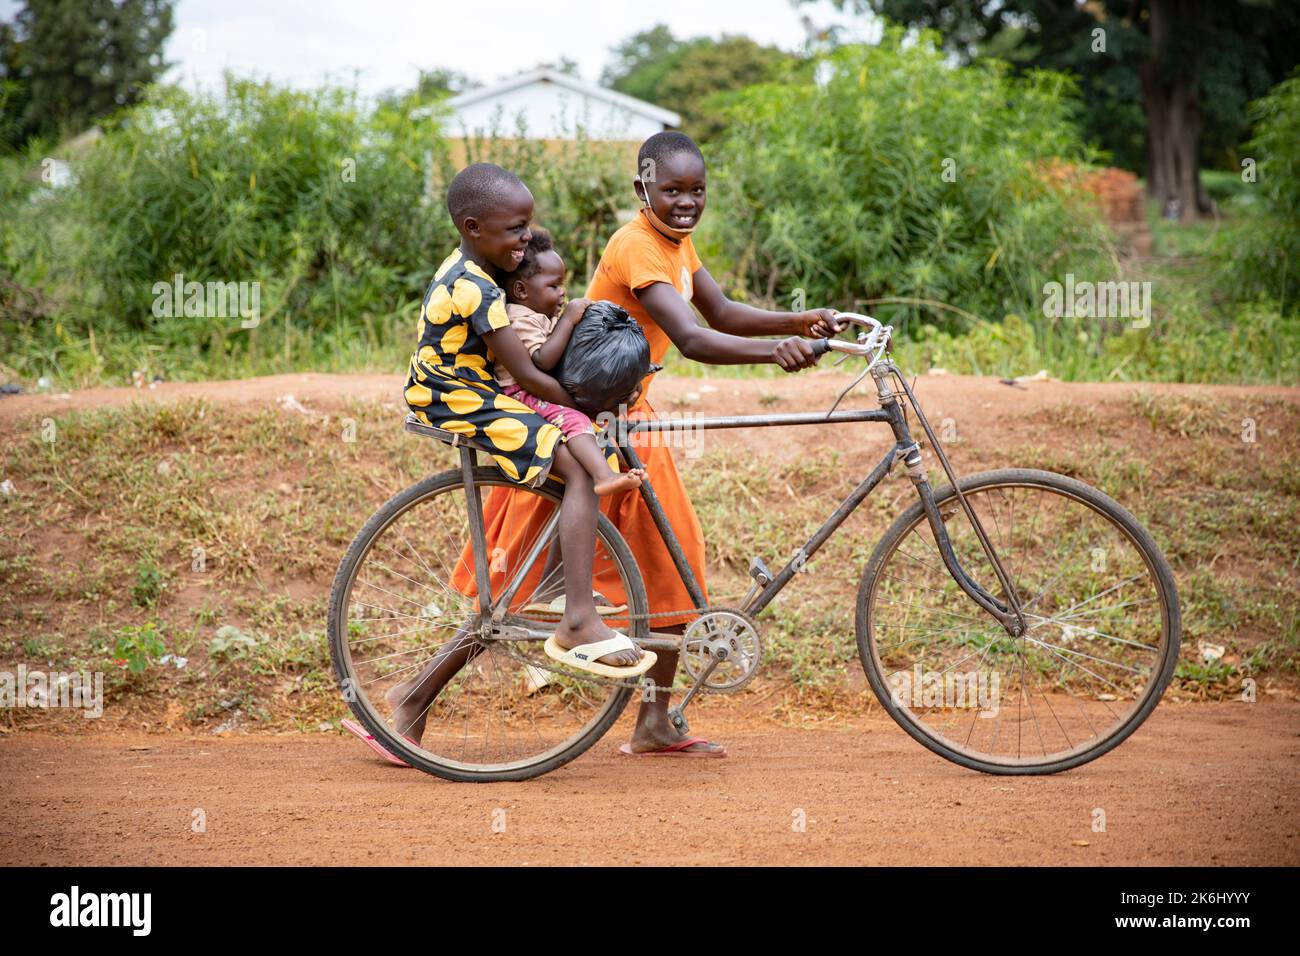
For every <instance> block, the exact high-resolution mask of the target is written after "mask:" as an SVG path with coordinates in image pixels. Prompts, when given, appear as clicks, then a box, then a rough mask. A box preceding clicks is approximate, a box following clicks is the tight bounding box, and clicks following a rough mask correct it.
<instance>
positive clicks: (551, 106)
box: [444, 68, 681, 142]
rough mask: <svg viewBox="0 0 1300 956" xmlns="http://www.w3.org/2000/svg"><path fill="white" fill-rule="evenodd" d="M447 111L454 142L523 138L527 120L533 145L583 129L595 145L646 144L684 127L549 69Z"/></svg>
mask: <svg viewBox="0 0 1300 956" xmlns="http://www.w3.org/2000/svg"><path fill="white" fill-rule="evenodd" d="M444 105H445V107H447V108H449V109H450V110H451V116H450V118H449V119H448V120H447V122H446V127H445V130H446V134H447V135H448V136H464V137H470V136H478V135H487V134H490V133H492V132H494V131H495V132H497V133H498V134H500V135H502V136H507V137H509V136H517V135H519V132H518V131H519V123H520V121H521V120H522V122H523V125H524V137H525V138H527V139H545V140H557V139H560V140H563V139H573V138H574V136H575V134H576V133H577V131H578V129H579V128H581V129H582V130H583V131H584V132H585V134H586V136H587V137H588V138H589V139H600V140H616V141H622V142H640V141H641V140H644V139H645V138H646V137H647V136H650V135H652V134H654V133H658V132H661V131H663V130H665V129H668V128H672V127H677V126H679V125H680V124H681V117H680V116H678V115H677V114H676V113H674V112H672V111H670V110H665V109H661V108H660V107H658V106H655V105H653V104H651V103H647V102H645V101H644V100H638V99H636V98H635V97H632V96H626V95H625V94H623V93H618V92H615V91H614V90H607V89H605V88H604V87H600V86H592V85H591V84H589V83H584V82H582V81H581V80H579V79H577V78H576V77H572V76H569V75H568V74H567V73H561V72H560V71H558V70H551V69H546V68H542V69H538V70H533V71H531V72H529V73H521V74H520V75H519V76H516V77H512V78H511V79H509V80H505V81H503V82H501V83H497V84H495V85H493V86H486V87H483V88H481V89H477V90H471V91H469V92H467V93H461V94H460V95H459V96H455V97H453V98H451V99H449V100H447V102H446V103H445V104H444Z"/></svg>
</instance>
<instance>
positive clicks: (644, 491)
mask: <svg viewBox="0 0 1300 956" xmlns="http://www.w3.org/2000/svg"><path fill="white" fill-rule="evenodd" d="M894 373H896V370H895V369H894V368H893V366H891V365H885V366H881V367H879V368H877V369H873V370H872V375H873V378H874V379H875V383H876V387H877V390H878V393H879V398H880V407H879V408H875V409H859V410H855V411H844V412H831V413H829V414H828V413H819V412H806V413H791V414H777V415H741V416H724V417H717V418H700V419H692V420H690V421H682V420H673V419H635V420H628V419H626V418H621V417H620V418H618V419H616V420H615V421H614V423H613V424H612V425H611V426H610V430H611V431H612V439H611V444H612V445H613V446H614V447H616V448H617V449H618V451H619V454H620V455H621V456H622V457H623V460H624V461H625V462H626V463H627V465H628V466H629V467H632V468H639V467H642V463H641V459H640V457H639V456H638V455H637V453H636V449H635V448H634V447H633V444H632V442H631V438H632V436H634V435H637V434H650V433H659V432H674V431H684V430H686V429H688V428H689V429H700V430H715V429H723V428H771V427H781V426H788V425H834V424H848V423H854V422H880V423H883V424H887V425H889V426H890V429H891V430H892V431H893V434H894V439H895V443H894V446H893V447H892V448H890V450H889V451H888V452H886V454H885V456H884V457H883V458H882V459H881V460H880V463H879V464H877V465H876V467H875V468H873V469H872V470H871V471H870V472H869V473H868V474H867V476H866V477H865V478H863V479H862V481H861V482H860V483H859V484H858V485H857V487H855V488H854V489H853V491H851V492H850V493H849V494H848V496H847V497H846V498H845V499H844V500H843V501H842V502H840V504H839V505H838V506H837V507H836V508H835V510H834V511H833V512H832V513H831V515H830V517H829V518H827V519H826V521H825V522H824V523H823V524H822V525H821V527H820V528H818V529H817V531H815V532H814V533H813V534H812V536H811V537H809V538H808V540H807V541H806V542H804V544H803V545H802V546H801V547H800V548H799V549H798V550H797V551H795V553H794V555H793V556H792V557H791V558H790V559H789V560H788V561H787V562H786V564H785V566H784V567H783V568H782V569H781V570H780V571H779V572H777V573H776V574H772V573H771V572H770V571H769V570H768V569H767V567H766V566H765V565H764V564H763V562H762V561H761V560H760V559H758V558H755V559H754V563H753V564H752V565H751V568H750V573H751V575H752V576H753V577H754V578H755V581H756V588H755V589H752V590H751V592H750V595H749V596H748V597H747V598H746V599H745V601H744V604H743V607H742V610H744V611H745V612H746V613H748V614H751V615H758V614H759V613H761V612H762V611H763V609H764V608H766V607H767V605H768V604H770V603H771V602H772V600H773V599H774V598H775V597H776V596H777V595H778V594H779V593H780V592H781V590H782V589H783V588H784V587H785V586H786V585H787V584H788V583H789V582H790V580H791V579H792V578H793V577H794V576H795V574H797V573H798V572H799V571H800V570H801V569H802V568H803V567H804V565H805V564H806V563H807V561H808V560H809V559H811V558H812V556H813V555H814V554H816V553H817V551H818V550H819V549H820V548H821V546H822V545H823V544H825V543H826V541H827V540H828V539H829V538H830V536H831V535H832V534H834V533H835V531H836V530H837V529H838V528H839V527H840V525H841V524H843V523H844V521H845V519H847V518H848V517H849V515H851V514H853V512H854V511H855V510H857V508H858V506H859V505H861V504H862V502H863V501H865V500H866V498H867V496H868V495H870V494H871V492H872V491H874V490H875V488H876V486H877V485H879V484H880V482H881V481H883V480H884V479H885V477H886V476H887V475H889V473H890V472H891V471H892V470H893V468H894V465H895V464H896V463H897V462H899V461H902V463H903V465H904V466H905V467H906V469H907V474H908V477H909V478H910V479H911V481H912V483H913V485H914V486H915V487H916V490H917V494H918V496H919V497H920V500H921V504H922V508H923V510H924V512H925V515H926V519H927V521H928V522H929V525H930V528H931V530H932V532H933V534H934V538H935V542H936V544H937V545H938V549H939V553H940V556H941V557H942V559H943V563H944V566H945V567H946V568H947V569H948V572H949V574H951V575H952V577H953V580H954V581H956V583H957V585H958V586H959V587H960V588H961V589H962V590H963V591H964V592H965V593H966V594H967V595H968V596H969V597H970V598H971V599H972V600H973V601H975V602H976V603H977V604H978V605H979V606H980V607H982V608H983V609H984V610H985V611H986V612H987V613H989V614H990V615H991V616H992V617H993V618H994V619H995V620H997V621H998V622H999V623H1000V624H1001V625H1002V626H1003V627H1004V628H1006V630H1007V632H1008V633H1009V634H1011V635H1012V636H1018V635H1019V634H1020V633H1021V632H1022V631H1023V629H1024V620H1023V617H1022V616H1021V614H1020V609H1019V604H1018V601H1017V600H1016V599H1015V597H1014V594H1013V593H1012V589H1011V587H1010V582H1009V581H1007V580H1006V579H1005V575H1004V572H1003V571H1002V568H1001V565H1000V563H999V562H998V560H997V558H996V556H995V555H994V554H993V553H992V546H991V545H990V544H988V542H987V538H986V537H985V536H984V534H983V529H982V528H981V527H980V525H979V521H978V519H977V518H975V516H974V513H973V512H972V511H970V510H969V508H968V507H967V506H966V503H965V499H964V498H963V497H962V496H961V495H960V493H959V495H958V497H959V499H960V500H961V503H962V506H963V507H964V508H967V516H968V517H969V518H970V519H971V521H972V523H973V524H974V525H975V528H976V531H977V535H978V536H979V537H980V539H981V544H982V545H984V547H985V551H986V554H988V555H989V557H990V559H991V560H992V562H993V564H994V568H995V570H996V571H997V572H998V577H999V579H1000V581H1001V582H1002V584H1003V586H1004V589H1005V590H1006V591H1007V593H1008V594H1011V595H1012V597H1011V604H1010V605H1008V604H1004V603H1003V602H1002V601H1000V600H998V598H996V597H994V596H993V595H992V594H991V593H989V591H988V590H986V589H985V588H984V587H983V586H982V585H980V584H979V583H978V582H977V581H975V580H974V579H973V578H971V577H970V575H969V574H968V573H967V572H966V570H965V569H964V568H963V567H962V566H961V563H960V562H959V561H958V559H957V555H956V552H955V551H954V549H953V547H952V542H951V540H950V539H949V537H948V532H947V528H946V526H945V524H944V519H943V517H942V516H941V515H940V513H939V508H938V505H937V504H936V502H935V499H934V492H933V489H932V488H931V487H930V483H929V480H928V479H927V478H926V475H925V469H924V468H922V466H921V450H920V446H919V444H918V443H917V442H916V440H915V439H913V437H912V434H911V430H910V428H909V427H908V422H907V416H906V413H905V411H904V407H903V405H902V403H901V402H900V401H899V396H898V393H896V392H895V391H894V390H893V389H892V388H891V387H890V385H889V382H888V376H889V375H890V374H894ZM903 386H904V388H906V383H905V382H903ZM907 393H908V394H907V397H908V399H909V401H911V402H912V404H913V407H914V408H915V407H916V405H915V397H914V396H912V395H911V392H910V389H908V390H907ZM917 412H918V415H919V416H920V418H921V423H922V425H923V427H924V429H925V431H926V433H927V436H928V437H929V438H930V440H931V443H932V445H933V446H934V447H935V449H936V452H937V453H938V455H939V457H940V461H941V462H942V463H943V465H944V467H945V470H946V471H948V472H949V473H950V476H951V469H950V468H949V467H948V462H947V459H946V457H944V456H943V452H942V449H941V448H940V447H939V445H938V441H937V439H936V438H935V436H934V434H933V432H932V430H931V429H930V427H929V424H928V422H926V421H925V418H924V416H923V414H922V413H921V412H920V410H919V408H918V409H917ZM417 430H426V429H423V428H418V427H417ZM429 430H430V431H432V429H429ZM453 444H455V445H459V446H460V453H461V462H460V464H461V473H462V476H463V480H464V482H465V488H466V492H467V497H468V502H469V503H468V507H469V524H470V534H471V539H472V541H473V552H474V564H475V568H474V570H475V578H476V581H477V584H478V588H479V594H480V595H481V596H482V597H483V600H481V601H480V607H482V608H487V609H490V611H488V612H485V615H484V616H485V617H486V616H487V615H488V614H489V613H490V616H491V620H492V623H493V624H494V625H496V626H497V628H498V629H499V628H500V625H501V622H502V620H503V618H504V617H505V614H506V609H507V607H508V606H509V603H510V601H511V599H512V598H513V597H514V594H515V593H516V591H517V590H518V588H519V587H520V585H521V584H522V583H523V580H524V578H525V576H526V575H527V573H528V571H529V569H530V568H531V566H532V564H533V563H534V562H535V561H536V559H537V558H538V557H539V556H540V555H541V553H542V551H543V550H544V549H545V548H546V547H547V546H548V545H549V544H550V543H551V541H552V539H553V538H554V534H555V529H556V527H557V525H558V521H559V513H558V510H557V512H556V513H555V514H553V515H552V516H551V518H550V520H549V521H548V522H547V524H546V526H545V527H544V528H543V529H542V531H541V533H540V534H539V535H538V537H537V540H536V541H535V542H534V544H533V546H532V548H531V549H530V551H529V554H528V556H527V557H526V558H525V560H524V561H523V563H522V565H521V567H520V568H519V570H518V571H517V572H516V574H515V575H514V576H513V578H512V580H511V581H510V582H509V583H507V585H506V587H505V588H504V589H503V591H502V593H501V595H499V596H498V597H497V598H496V599H495V600H493V597H492V594H491V590H490V587H489V574H488V559H487V554H488V547H487V540H486V534H485V529H484V524H483V510H482V497H481V494H480V491H479V488H478V486H477V485H476V484H475V482H474V477H473V468H474V464H475V460H476V457H477V456H476V451H475V450H474V449H473V448H472V447H467V446H466V445H465V444H461V443H460V442H459V441H458V440H456V438H455V436H453ZM640 491H641V497H642V500H644V501H645V504H646V507H647V508H648V509H649V511H650V515H651V518H652V519H653V521H654V523H655V527H656V529H657V530H658V532H659V536H660V538H661V539H662V540H663V543H664V546H665V547H666V548H667V549H668V553H669V555H670V556H671V557H672V560H673V564H674V566H675V567H676V569H677V572H678V574H679V575H680V577H681V580H682V583H683V584H684V585H685V587H686V589H687V593H688V594H689V595H690V597H691V600H692V601H693V602H694V606H695V607H696V608H703V607H706V606H707V602H706V600H705V597H704V591H703V589H702V588H701V587H700V584H699V581H698V580H697V579H696V577H695V573H694V571H693V570H692V568H691V566H690V564H689V563H688V562H687V561H686V558H685V556H684V554H683V553H682V549H681V544H680V542H679V541H678V539H677V535H676V532H674V531H673V528H672V525H671V524H669V522H668V517H667V515H666V514H665V512H664V509H663V506H662V505H661V504H660V502H659V498H658V495H656V493H655V490H654V488H653V486H652V484H651V483H650V482H648V481H647V482H643V483H642V485H641V488H640ZM485 623H486V622H485ZM499 636H500V637H505V634H504V633H500V631H499ZM531 636H535V635H532V634H531V632H528V634H527V635H526V637H531ZM507 639H509V638H507ZM640 643H641V644H642V645H643V646H645V647H648V648H651V649H656V650H658V649H663V650H676V649H677V645H676V643H674V642H672V641H665V640H656V639H653V638H652V639H650V640H643V641H641V642H640Z"/></svg>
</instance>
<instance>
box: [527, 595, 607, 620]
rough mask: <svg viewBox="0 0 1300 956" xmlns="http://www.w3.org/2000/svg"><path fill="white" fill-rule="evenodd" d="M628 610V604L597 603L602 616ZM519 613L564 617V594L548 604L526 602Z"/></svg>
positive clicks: (597, 611) (598, 612)
mask: <svg viewBox="0 0 1300 956" xmlns="http://www.w3.org/2000/svg"><path fill="white" fill-rule="evenodd" d="M602 598H603V596H602ZM626 610H627V605H626V604H619V605H612V604H597V605H596V613H597V614H599V615H600V616H601V617H610V616H613V615H616V614H622V613H623V612H624V611H626ZM519 613H521V614H547V615H553V616H555V617H563V616H564V595H563V594H561V595H560V596H559V597H557V598H555V599H554V600H552V601H550V602H549V603H547V604H542V603H540V602H539V603H536V604H525V605H524V606H523V607H522V608H520V609H519Z"/></svg>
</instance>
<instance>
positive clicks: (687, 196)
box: [633, 150, 705, 230]
mask: <svg viewBox="0 0 1300 956" xmlns="http://www.w3.org/2000/svg"><path fill="white" fill-rule="evenodd" d="M633 188H634V189H636V194H637V197H638V198H639V199H641V200H642V201H643V202H646V201H648V202H649V203H650V210H651V211H652V212H653V213H654V214H655V215H656V216H657V217H659V220H660V221H661V222H662V223H664V224H665V225H666V226H668V227H669V228H670V229H684V230H689V229H694V228H695V227H696V226H697V225H699V222H700V217H701V216H703V215H704V195H705V172H704V160H702V159H700V157H698V156H696V155H695V154H694V153H691V152H688V151H685V150H683V151H681V152H677V153H673V154H671V155H669V156H667V157H666V158H664V159H663V160H661V161H660V162H658V163H656V164H655V171H654V179H653V181H646V180H642V179H641V178H640V177H638V178H637V179H636V181H635V183H634V185H633Z"/></svg>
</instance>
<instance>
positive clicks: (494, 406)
mask: <svg viewBox="0 0 1300 956" xmlns="http://www.w3.org/2000/svg"><path fill="white" fill-rule="evenodd" d="M509 324H510V319H509V318H508V317H507V315H506V300H505V292H504V291H503V290H502V289H501V287H500V286H498V285H497V284H496V282H494V281H493V280H492V277H491V276H489V275H488V274H487V272H486V271H485V270H484V269H483V268H482V267H481V266H479V265H478V264H477V263H476V262H473V261H472V260H470V259H467V258H466V257H465V256H464V255H463V254H462V253H461V251H460V250H459V249H457V250H456V251H455V252H453V253H452V254H451V255H449V256H448V257H447V258H446V259H445V260H443V263H442V265H441V266H439V267H438V271H437V273H436V274H435V275H434V277H433V282H432V283H430V285H429V291H428V292H427V293H425V296H424V306H423V307H422V308H421V310H420V340H419V344H418V345H417V346H416V348H415V354H414V355H413V356H411V367H410V374H409V375H408V376H407V379H406V392H405V394H406V404H407V405H409V406H410V408H411V410H412V411H413V412H415V415H416V417H417V418H419V419H420V421H422V422H424V423H425V424H426V425H433V426H435V427H437V428H443V429H446V430H447V431H449V432H455V433H456V434H458V435H465V436H466V437H469V438H473V439H474V440H475V441H477V442H479V443H481V444H482V445H484V446H486V447H488V448H492V449H494V451H493V452H492V460H493V461H495V462H496V464H497V467H498V468H500V469H501V470H502V471H503V472H505V474H506V476H507V477H508V478H510V479H511V480H512V481H516V482H518V483H519V484H521V485H529V486H534V487H535V486H537V485H540V484H541V483H542V482H543V481H545V480H546V476H547V474H548V473H549V472H550V470H551V462H552V459H553V456H554V454H555V449H556V444H557V442H559V441H561V440H562V439H563V436H562V434H561V432H560V429H559V428H557V427H556V426H555V425H552V424H551V423H550V422H548V421H547V420H546V419H544V418H542V416H541V415H538V414H537V413H536V412H535V411H533V410H532V409H531V408H529V407H528V406H527V405H525V404H524V403H523V402H520V401H517V400H516V399H513V398H511V397H510V396H509V395H507V394H505V393H504V392H503V391H501V386H500V385H498V384H497V382H496V380H495V379H494V378H493V377H492V354H491V351H490V350H489V349H488V346H487V342H486V341H484V339H483V336H484V334H485V333H487V332H493V331H495V330H497V329H502V328H505V327H506V326H507V325H509Z"/></svg>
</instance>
